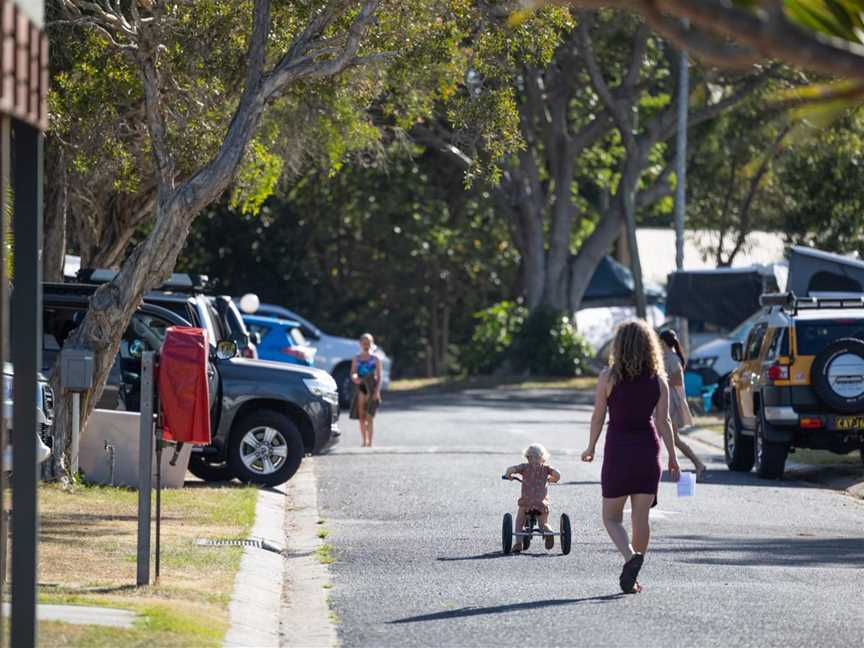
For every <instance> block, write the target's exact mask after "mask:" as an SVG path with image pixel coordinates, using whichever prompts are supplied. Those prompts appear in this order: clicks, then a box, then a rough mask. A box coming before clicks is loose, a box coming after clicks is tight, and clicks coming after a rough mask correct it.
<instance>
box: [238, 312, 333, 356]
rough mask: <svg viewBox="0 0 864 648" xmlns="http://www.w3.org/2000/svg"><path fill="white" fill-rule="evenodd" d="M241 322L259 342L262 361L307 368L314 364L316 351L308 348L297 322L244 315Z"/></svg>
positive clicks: (313, 348)
mask: <svg viewBox="0 0 864 648" xmlns="http://www.w3.org/2000/svg"><path fill="white" fill-rule="evenodd" d="M243 321H244V322H245V323H246V325H247V326H248V327H249V330H250V331H252V334H253V335H256V336H257V337H258V339H259V340H260V342H259V344H258V351H259V355H260V356H261V358H262V359H263V360H274V361H276V362H288V363H291V364H299V365H304V366H307V367H311V366H312V365H313V364H314V360H315V352H316V349H315V347H311V346H309V343H308V342H307V341H306V338H305V337H303V331H301V330H300V324H299V323H298V322H293V321H291V320H283V319H276V318H275V317H258V316H257V315H244V316H243Z"/></svg>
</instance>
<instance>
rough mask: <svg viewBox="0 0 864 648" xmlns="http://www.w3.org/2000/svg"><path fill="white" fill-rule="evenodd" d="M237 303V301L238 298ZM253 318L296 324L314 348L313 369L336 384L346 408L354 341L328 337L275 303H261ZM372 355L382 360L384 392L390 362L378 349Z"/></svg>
mask: <svg viewBox="0 0 864 648" xmlns="http://www.w3.org/2000/svg"><path fill="white" fill-rule="evenodd" d="M236 301H238V302H239V298H238V299H237V300H236ZM250 314H252V313H250ZM254 315H260V316H262V317H276V318H279V319H285V320H293V321H295V322H299V323H300V330H301V331H303V335H304V337H305V338H306V339H307V340H309V343H310V344H312V345H313V346H315V348H316V349H317V353H316V354H315V366H316V367H318V368H319V369H323V370H324V371H327V372H328V373H330V375H331V376H333V379H334V380H335V381H336V384H337V385H339V404H340V405H342V407H348V405H349V403H350V402H351V390H352V385H351V361H352V360H353V359H354V356H355V355H357V354H358V353H359V348H358V346H357V340H352V339H350V338H344V337H339V336H336V335H329V334H327V333H325V332H324V331H322V330H321V329H319V328H318V327H317V326H315V325H314V324H313V323H312V322H310V321H309V320H307V319H305V318H303V317H301V316H300V315H298V314H297V313H295V312H294V311H292V310H289V309H287V308H284V307H282V306H277V305H275V304H261V305H260V306H259V307H258V310H256V311H255V313H254ZM373 352H374V353H375V355H377V356H378V357H379V358H381V383H382V384H381V387H382V389H387V386H388V385H389V384H390V367H391V365H392V361H391V360H390V358H388V357H387V354H386V353H384V350H383V349H382V348H381V347H376V348H375V349H374V350H373Z"/></svg>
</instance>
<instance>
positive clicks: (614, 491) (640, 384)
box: [600, 372, 663, 504]
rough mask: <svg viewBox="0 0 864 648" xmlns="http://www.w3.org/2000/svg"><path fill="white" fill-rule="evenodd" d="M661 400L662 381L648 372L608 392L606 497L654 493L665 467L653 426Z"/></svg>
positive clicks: (604, 458)
mask: <svg viewBox="0 0 864 648" xmlns="http://www.w3.org/2000/svg"><path fill="white" fill-rule="evenodd" d="M659 399H660V380H659V379H658V378H657V376H652V375H650V374H648V373H647V372H645V373H643V374H642V375H640V376H639V377H637V378H635V379H634V380H624V381H622V382H620V383H618V384H617V385H615V386H614V387H613V388H612V393H611V394H609V399H608V405H609V427H608V429H607V431H606V445H605V449H604V451H603V470H602V473H601V477H600V480H601V485H602V489H603V497H608V498H612V497H623V496H625V495H634V494H638V493H645V494H653V495H654V496H655V501H654V504H656V503H657V501H656V495H657V489H658V488H659V486H660V476H661V474H662V472H663V468H662V466H661V464H660V437H659V436H658V435H657V428H656V427H654V408H655V407H657V401H658V400H659Z"/></svg>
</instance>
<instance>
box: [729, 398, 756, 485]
mask: <svg viewBox="0 0 864 648" xmlns="http://www.w3.org/2000/svg"><path fill="white" fill-rule="evenodd" d="M732 398H735V396H734V394H733V395H732ZM723 454H724V455H725V457H726V466H727V467H728V468H729V470H734V471H735V472H750V469H751V468H752V467H753V461H754V459H755V457H754V450H753V437H748V436H744V435H743V434H741V428H740V427H738V418H737V417H736V416H735V403H734V402H733V403H731V404H730V405H729V407H727V408H726V414H725V422H724V426H723Z"/></svg>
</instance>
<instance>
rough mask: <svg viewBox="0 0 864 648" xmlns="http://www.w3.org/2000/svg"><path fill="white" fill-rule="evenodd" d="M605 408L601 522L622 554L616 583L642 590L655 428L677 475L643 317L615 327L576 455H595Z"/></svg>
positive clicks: (665, 390)
mask: <svg viewBox="0 0 864 648" xmlns="http://www.w3.org/2000/svg"><path fill="white" fill-rule="evenodd" d="M607 408H608V410H609V429H608V430H607V432H606V445H605V447H604V451H603V468H602V471H601V477H600V482H601V488H602V491H603V524H604V526H605V527H606V531H607V532H608V533H609V537H610V538H611V539H612V542H613V543H615V546H616V547H617V548H618V551H619V552H621V555H622V556H623V557H624V567H623V568H622V570H621V575H620V577H619V579H618V582H619V585H620V586H621V591H622V592H624V593H625V594H637V593H639V592H641V591H642V586H641V585H640V584H639V581H638V577H639V571H640V569H641V568H642V564H643V562H644V560H645V552H646V551H647V550H648V541H649V538H650V535H651V527H650V523H649V514H650V511H651V508H652V507H653V506H656V505H657V491H658V490H659V486H660V477H661V475H662V467H661V464H660V439H659V438H658V436H657V433H658V430H659V432H660V434H661V435H662V437H663V442H664V444H665V446H666V452H667V453H668V455H669V462H668V468H669V474H670V476H671V477H672V480H673V481H678V479H679V477H680V468H679V467H678V459H677V458H676V456H675V439H674V435H673V433H672V422H671V421H670V420H669V387H668V385H667V383H666V371H665V369H664V367H663V352H662V351H661V348H660V340H659V339H658V338H657V335H656V334H655V333H654V331H653V330H652V329H651V327H649V326H648V324H647V323H645V322H644V321H642V320H635V321H628V322H624V323H622V324H621V325H619V327H618V329H617V330H616V332H615V339H614V341H613V343H612V354H611V355H610V356H609V367H608V368H606V369H604V370H603V371H602V373H601V374H600V377H599V379H598V380H597V392H596V394H595V399H594V412H593V414H592V416H591V436H590V439H589V442H588V448H587V449H586V450H585V452H583V453H582V461H593V460H594V456H595V453H596V447H597V441H598V440H599V438H600V433H601V432H602V431H603V424H604V423H605V420H606V410H607ZM628 499H629V500H630V507H631V509H632V532H633V542H632V544H631V542H630V539H629V538H628V536H627V529H626V528H625V527H624V505H625V504H626V503H627V500H628Z"/></svg>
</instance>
